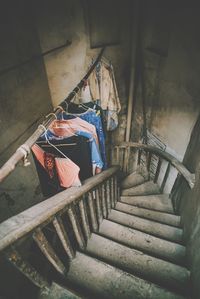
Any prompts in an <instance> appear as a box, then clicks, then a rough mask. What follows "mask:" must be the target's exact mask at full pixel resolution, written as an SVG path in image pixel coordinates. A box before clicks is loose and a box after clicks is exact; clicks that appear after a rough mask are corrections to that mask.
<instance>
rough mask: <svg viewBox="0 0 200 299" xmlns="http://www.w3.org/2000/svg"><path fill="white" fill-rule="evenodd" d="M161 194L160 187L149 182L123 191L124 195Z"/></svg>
mask: <svg viewBox="0 0 200 299" xmlns="http://www.w3.org/2000/svg"><path fill="white" fill-rule="evenodd" d="M153 194H160V187H159V186H158V184H156V183H154V182H153V181H148V182H145V183H143V184H140V185H138V186H136V187H132V188H128V189H123V190H122V195H153Z"/></svg>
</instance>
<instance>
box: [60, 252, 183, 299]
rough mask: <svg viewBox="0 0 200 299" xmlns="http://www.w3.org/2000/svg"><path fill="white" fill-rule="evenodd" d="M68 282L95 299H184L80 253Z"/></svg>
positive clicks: (70, 270) (71, 264) (72, 266)
mask: <svg viewBox="0 0 200 299" xmlns="http://www.w3.org/2000/svg"><path fill="white" fill-rule="evenodd" d="M66 279H67V281H68V283H71V284H73V285H74V286H75V287H77V288H79V289H82V290H83V291H84V292H87V293H88V295H89V296H90V298H96V299H98V298H101V299H117V298H118V299H119V298H120V299H131V298H134V299H143V298H145V299H147V298H149V299H160V298H165V299H181V298H185V297H183V296H181V295H178V294H176V293H172V292H170V291H168V290H166V289H164V288H161V287H159V286H157V285H155V284H153V283H151V282H148V281H145V280H143V279H141V278H138V277H136V276H134V275H131V274H129V273H127V272H125V271H123V270H120V269H118V268H116V267H113V266H111V265H108V264H106V263H104V262H102V261H100V260H98V259H96V258H93V257H90V256H88V255H86V254H83V253H80V252H77V253H76V258H75V259H73V260H72V261H71V263H70V268H69V272H68V274H67V275H66Z"/></svg>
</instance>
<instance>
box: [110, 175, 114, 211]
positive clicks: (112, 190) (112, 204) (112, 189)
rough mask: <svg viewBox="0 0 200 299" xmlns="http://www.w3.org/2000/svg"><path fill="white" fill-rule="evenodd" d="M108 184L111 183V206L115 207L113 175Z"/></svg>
mask: <svg viewBox="0 0 200 299" xmlns="http://www.w3.org/2000/svg"><path fill="white" fill-rule="evenodd" d="M110 184H111V207H112V208H114V207H115V198H114V196H115V190H114V177H112V178H111V179H110Z"/></svg>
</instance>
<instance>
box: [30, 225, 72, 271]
mask: <svg viewBox="0 0 200 299" xmlns="http://www.w3.org/2000/svg"><path fill="white" fill-rule="evenodd" d="M33 239H34V240H35V241H36V243H37V245H38V247H39V248H40V250H41V251H42V253H43V254H44V255H45V256H46V258H47V259H48V260H49V262H50V263H51V264H52V265H53V267H54V268H55V269H56V270H57V271H58V272H59V273H60V274H62V275H65V273H66V268H65V266H64V265H63V263H62V262H61V260H60V259H59V257H58V256H57V254H56V253H55V251H54V249H53V248H52V247H51V245H50V243H49V242H48V240H47V238H46V237H45V235H44V234H43V232H42V230H41V229H40V228H37V229H36V230H35V232H34V234H33Z"/></svg>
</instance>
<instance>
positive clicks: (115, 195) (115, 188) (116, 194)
mask: <svg viewBox="0 0 200 299" xmlns="http://www.w3.org/2000/svg"><path fill="white" fill-rule="evenodd" d="M114 199H115V204H116V203H117V201H118V190H117V177H116V176H115V177H114Z"/></svg>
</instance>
